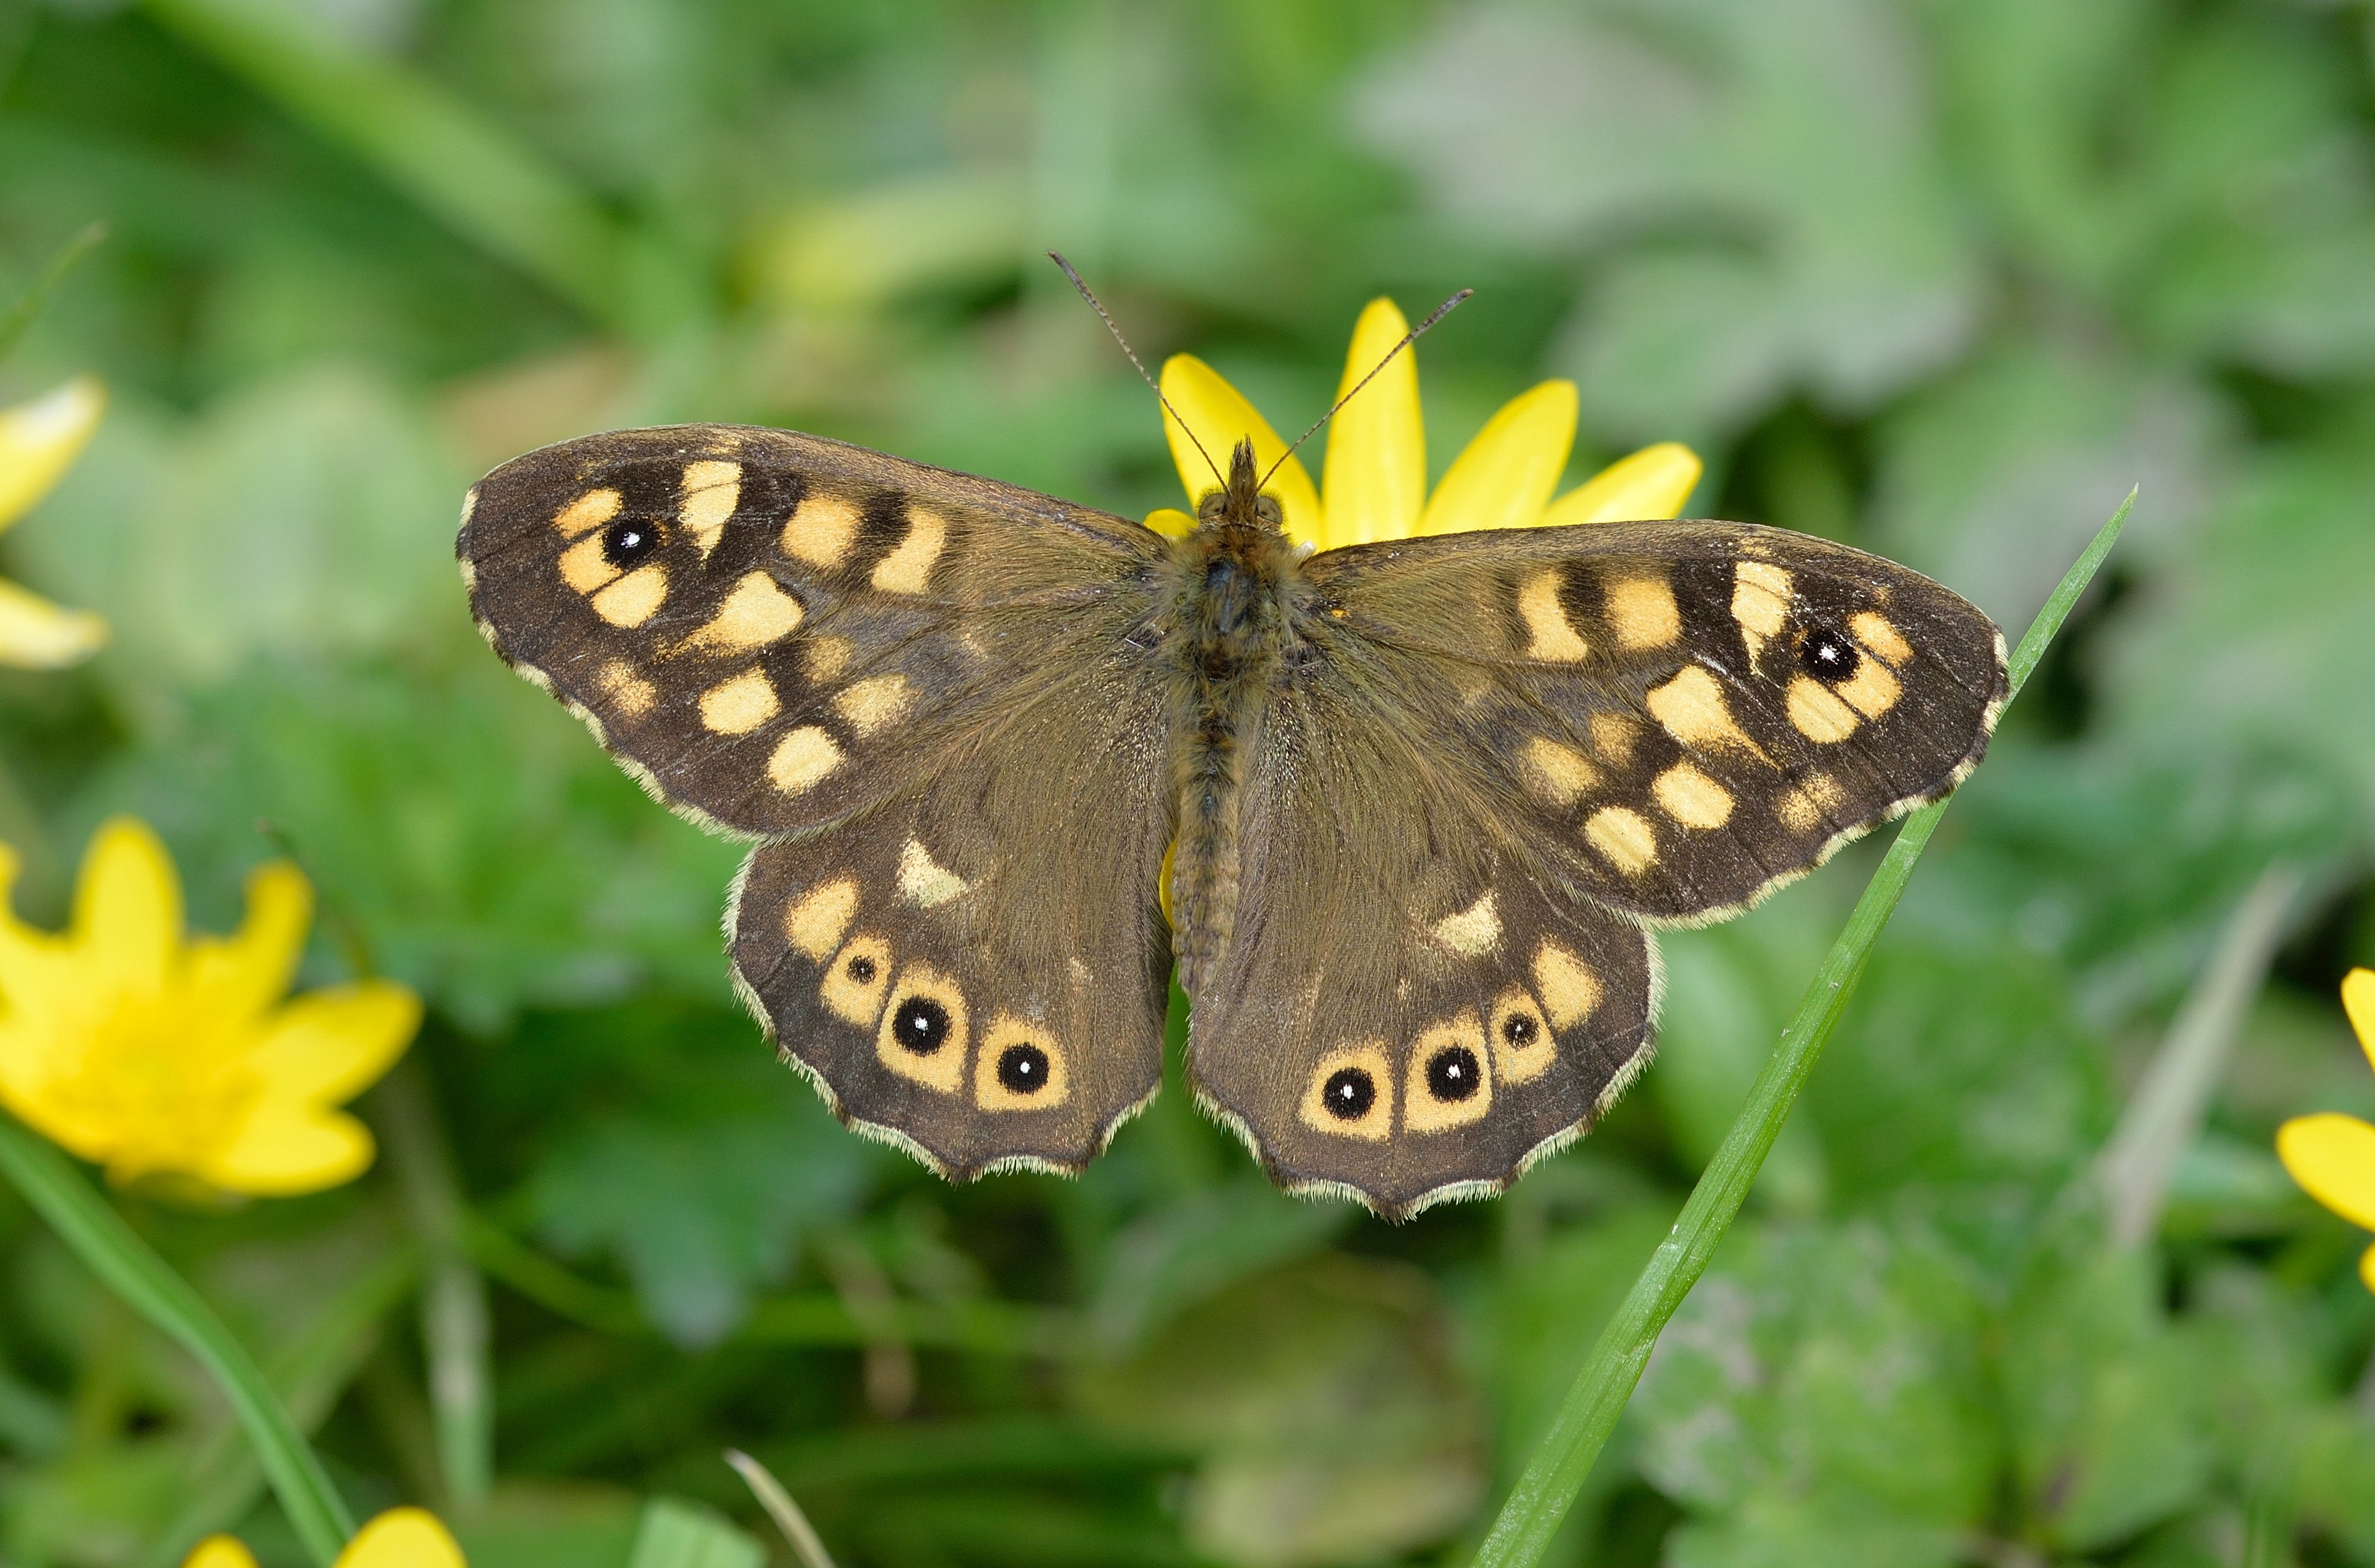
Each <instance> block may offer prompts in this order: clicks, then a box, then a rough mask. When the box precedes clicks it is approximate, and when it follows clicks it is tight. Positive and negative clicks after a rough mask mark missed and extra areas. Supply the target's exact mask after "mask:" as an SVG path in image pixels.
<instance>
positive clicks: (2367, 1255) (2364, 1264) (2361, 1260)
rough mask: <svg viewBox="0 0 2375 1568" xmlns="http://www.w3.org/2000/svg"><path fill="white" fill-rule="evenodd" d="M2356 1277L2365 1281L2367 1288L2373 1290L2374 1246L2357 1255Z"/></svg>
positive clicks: (2374, 1282)
mask: <svg viewBox="0 0 2375 1568" xmlns="http://www.w3.org/2000/svg"><path fill="white" fill-rule="evenodd" d="M2358 1278H2360V1279H2364V1280H2365V1281H2367V1288H2368V1289H2369V1290H2370V1291H2375V1247H2369V1248H2368V1249H2367V1250H2366V1251H2365V1252H2363V1253H2361V1254H2359V1255H2358Z"/></svg>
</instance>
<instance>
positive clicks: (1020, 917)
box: [457, 425, 1171, 1175]
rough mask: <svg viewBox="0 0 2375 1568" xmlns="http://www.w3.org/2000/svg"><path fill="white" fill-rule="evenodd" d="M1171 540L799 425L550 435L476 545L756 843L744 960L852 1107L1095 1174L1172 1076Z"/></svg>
mask: <svg viewBox="0 0 2375 1568" xmlns="http://www.w3.org/2000/svg"><path fill="white" fill-rule="evenodd" d="M1164 548H1165V547H1164V541H1163V539H1162V538H1161V537H1160V536H1157V535H1154V534H1152V533H1149V532H1148V531H1147V530H1145V529H1144V528H1141V527H1140V526H1139V525H1136V524H1134V523H1129V522H1127V521H1125V520H1123V519H1120V518H1115V517H1108V516H1105V515H1103V514H1101V513H1093V512H1087V511H1084V510H1082V509H1081V508H1078V507H1073V506H1069V505H1067V504H1065V503H1064V502H1061V501H1055V500H1053V499H1051V498H1049V497H1046V496H1043V495H1037V494H1034V493H1033V492H1031V491H1028V490H1022V489H1015V488H1013V487H1011V486H1006V485H999V484H996V483H993V482H991V481H988V480H984V479H977V478H974V477H970V476H967V475H960V474H951V473H949V472H947V471H945V470H941V469H936V468H929V467H927V466H924V465H921V464H915V463H904V462H901V461H899V460H897V459H894V458H890V457H885V456H882V455H881V454H877V453H871V452H866V451H863V450H861V449H858V448H855V447H847V446H843V445H841V444H839V443H838V442H828V441H821V440H818V439H816V438H814V437H809V436H800V435H795V434H791V433H789V432H786V431H778V430H751V429H743V428H738V427H728V426H708V425H695V426H684V427H679V428H673V429H661V430H629V431H621V432H618V433H615V434H611V435H602V436H591V437H587V438H585V439H584V440H582V441H574V442H564V443H563V444H561V445H559V446H554V447H548V448H546V449H544V450H543V451H541V452H536V453H531V454H528V455H527V456H526V457H522V458H519V459H517V460H515V461H514V462H511V463H507V464H505V465H504V466H502V467H501V468H498V469H496V470H495V471H494V472H493V473H492V474H490V475H489V476H488V477H486V478H485V479H484V480H482V481H481V482H480V483H479V486H478V487H477V488H476V489H473V490H472V492H471V499H470V501H469V502H468V506H467V512H466V514H465V519H464V525H463V529H462V534H461V537H460V540H459V543H458V546H457V549H458V553H459V554H460V556H461V559H462V561H463V563H464V571H465V575H466V576H467V578H468V579H469V581H470V584H471V598H472V605H473V607H474V608H475V609H476V611H477V613H478V615H479V623H480V625H481V627H482V628H483V629H484V630H485V631H486V633H487V635H488V639H489V641H490V642H491V643H493V644H494V646H495V648H496V650H497V651H498V652H499V653H501V654H502V655H503V656H504V657H505V658H506V659H507V660H509V661H510V662H511V663H512V664H513V665H514V666H516V667H518V668H519V669H520V670H522V671H523V673H525V674H526V675H528V676H529V677H530V678H533V679H535V680H537V681H538V683H539V684H542V685H544V686H546V687H547V688H549V690H551V691H552V692H553V693H554V694H555V695H556V696H558V697H560V698H561V700H562V701H565V702H566V703H568V704H569V705H570V706H571V707H572V708H573V710H574V711H576V712H577V713H580V714H581V715H583V716H584V717H585V718H586V719H587V720H588V721H589V723H591V724H592V725H593V726H594V728H595V730H596V732H597V734H598V735H599V736H600V737H601V738H602V740H603V742H604V744H605V745H607V746H608V747H609V749H611V751H612V752H613V754H614V755H616V756H617V757H618V758H619V760H620V762H621V763H622V764H623V765H624V766H626V767H627V768H629V769H630V770H631V771H632V772H634V773H635V774H636V775H637V776H638V777H640V778H642V779H643V780H644V782H645V783H646V784H647V785H649V786H650V787H651V788H652V789H653V791H654V792H655V793H656V794H657V795H659V796H661V797H662V798H664V799H665V800H667V801H668V803H669V804H670V805H672V806H675V807H677V808H679V809H682V810H685V811H687V812H688V813H690V814H691V815H693V816H695V817H697V818H699V819H703V820H705V821H708V822H710V823H713V824H715V825H720V826H723V827H725V828H727V829H729V830H733V831H739V832H742V833H746V834H749V835H751V836H753V837H758V838H762V839H764V840H766V841H767V842H765V843H762V844H761V845H760V847H759V848H757V849H756V850H754V851H753V853H752V855H751V857H750V862H749V864H748V865H747V866H746V867H745V868H744V872H743V876H742V878H741V880H740V882H739V883H738V890H737V893H736V900H735V905H734V909H733V911H732V913H731V914H730V916H729V920H730V928H731V943H732V953H733V961H734V966H735V973H736V977H737V979H738V982H739V984H740V986H741V988H742V989H743V991H744V993H745V996H746V998H747V999H748V1000H749V1001H750V1003H751V1005H752V1008H753V1010H754V1011H755V1012H757V1013H758V1015H759V1017H760V1019H761V1020H762V1022H763V1023H764V1024H766V1025H767V1027H768V1029H769V1031H770V1032H771V1034H773V1035H774V1037H775V1038H776V1040H777V1043H778V1044H779V1047H780V1048H781V1049H782V1050H783V1051H784V1053H785V1054H786V1056H787V1057H788V1058H789V1059H791V1060H792V1061H794V1062H796V1063H797V1064H798V1065H799V1066H800V1067H802V1068H803V1069H804V1070H806V1071H807V1072H808V1073H809V1075H810V1076H811V1077H813V1078H814V1079H816V1080H817V1081H818V1083H819V1084H820V1085H821V1087H822V1088H823V1089H824V1091H825V1092H826V1094H827V1096H828V1098H829V1099H830V1100H831V1101H832V1102H833V1106H834V1108H835V1110H836V1111H837V1112H838V1113H839V1114H841V1115H842V1116H843V1117H844V1118H845V1120H847V1121H850V1122H851V1123H853V1124H856V1125H857V1126H861V1127H862V1128H864V1129H866V1130H869V1131H873V1132H876V1133H879V1134H882V1135H885V1136H889V1137H891V1138H894V1139H896V1140H897V1141H900V1142H902V1143H904V1144H905V1145H906V1146H907V1147H909V1148H911V1149H916V1150H917V1151H919V1152H921V1153H922V1154H923V1155H925V1157H926V1158H928V1159H929V1160H930V1161H932V1162H933V1163H934V1164H935V1166H936V1167H938V1168H939V1169H941V1170H943V1171H946V1172H948V1173H951V1174H952V1175H965V1174H974V1173H979V1172H981V1171H984V1170H987V1169H991V1168H995V1167H997V1166H999V1165H1001V1164H1010V1163H1029V1164H1039V1165H1046V1166H1054V1167H1059V1168H1065V1169H1077V1168H1079V1167H1080V1166H1081V1165H1082V1164H1084V1163H1085V1162H1086V1161H1088V1159H1089V1158H1090V1157H1091V1156H1092V1155H1093V1154H1094V1153H1095V1152H1096V1151H1097V1149H1100V1148H1102V1147H1103V1146H1104V1142H1105V1138H1108V1137H1109V1136H1110V1135H1111V1133H1112V1131H1113V1129H1114V1127H1115V1126H1117V1124H1118V1123H1119V1121H1120V1120H1121V1119H1122V1118H1123V1117H1124V1116H1125V1115H1126V1114H1128V1112H1129V1111H1130V1110H1131V1109H1132V1108H1133V1107H1135V1106H1136V1105H1138V1104H1140V1103H1142V1102H1144V1100H1145V1099H1146V1097H1147V1096H1148V1095H1149V1094H1151V1093H1152V1091H1153V1090H1154V1088H1155V1086H1156V1085H1157V1084H1158V1083H1159V1082H1160V1081H1161V1078H1162V1072H1161V1061H1162V1032H1163V1014H1164V1000H1165V996H1166V986H1165V977H1166V975H1167V973H1168V967H1169V949H1168V947H1167V945H1166V943H1165V941H1164V929H1163V925H1162V919H1161V915H1160V914H1159V912H1158V910H1157V907H1156V903H1155V883H1156V878H1157V868H1158V867H1159V866H1160V864H1161V862H1162V857H1163V851H1164V845H1165V844H1166V843H1168V842H1169V836H1170V831H1171V830H1170V821H1171V807H1170V802H1169V800H1168V798H1167V796H1166V789H1167V784H1168V779H1169V768H1168V763H1169V759H1168V756H1167V754H1166V752H1165V749H1164V743H1163V730H1162V725H1163V713H1162V698H1163V691H1164V683H1163V678H1162V676H1161V674H1160V672H1159V670H1158V669H1157V667H1156V666H1155V665H1154V663H1153V660H1152V654H1151V653H1150V651H1149V649H1148V647H1147V646H1146V645H1145V643H1144V640H1143V638H1142V636H1141V635H1140V633H1141V632H1142V630H1143V627H1144V624H1145V622H1146V619H1147V617H1148V614H1149V609H1150V606H1151V604H1152V594H1153V587H1152V582H1153V578H1154V575H1155V572H1154V568H1155V565H1156V563H1157V562H1159V561H1160V560H1161V559H1162V556H1163V552H1164Z"/></svg>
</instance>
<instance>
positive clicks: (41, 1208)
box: [0, 1114, 355, 1568]
mask: <svg viewBox="0 0 2375 1568" xmlns="http://www.w3.org/2000/svg"><path fill="white" fill-rule="evenodd" d="M0 1171H6V1173H7V1176H8V1179H9V1181H10V1182H12V1183H14V1184H15V1185H16V1187H17V1190H18V1192H21V1193H23V1194H24V1195H25V1201H26V1202H28V1203H30V1204H31V1205H32V1206H33V1208H34V1210H35V1211H36V1212H38V1213H39V1214H40V1215H41V1218H42V1219H43V1220H47V1221H48V1222H49V1225H50V1228H51V1229H52V1230H53V1231H55V1232H57V1233H58V1238H59V1239H60V1240H61V1241H63V1242H65V1244H66V1245H67V1246H69V1247H71V1248H72V1249H73V1250H74V1254H75V1256H77V1257H79V1258H81V1259H82V1261H83V1263H84V1264H85V1265H86V1266H88V1267H89V1269H90V1271H91V1272H92V1273H94V1274H96V1275H98V1276H99V1277H100V1279H101V1280H103V1281H105V1283H106V1284H107V1285H108V1287H109V1288H110V1289H111V1290H112V1291H115V1293H116V1294H117V1295H119V1296H121V1297H123V1298H124V1301H125V1302H126V1303H129V1304H130V1305H131V1306H132V1307H133V1309H134V1310H135V1311H136V1312H138V1313H139V1314H140V1315H141V1316H143V1317H145V1318H147V1319H148V1321H149V1322H150V1323H152V1324H154V1325H155V1326H157V1327H158V1328H160V1329H161V1330H163V1331H164V1332H165V1333H166V1334H168V1335H170V1336H171V1338H173V1340H174V1341H175V1342H176V1343H178V1344H179V1345H181V1347H182V1348H183V1350H188V1351H189V1352H190V1354H191V1355H193V1356H195V1357H196V1358H197V1360H198V1362H199V1364H200V1365H202V1366H204V1367H205V1368H206V1369H207V1372H208V1373H210V1374H212V1376H213V1377H214V1380H215V1382H216V1383H217V1384H218V1385H220V1386H221V1388H222V1391H223V1393H224V1394H225V1395H226V1396H227V1397H229V1398H230V1402H231V1408H232V1409H235V1410H237V1411H238V1412H239V1419H240V1423H241V1424H242V1425H243V1426H244V1427H246V1428H247V1435H248V1437H249V1439H250V1440H251V1441H252V1442H254V1444H255V1452H256V1456H257V1457H258V1458H259V1459H260V1460H262V1461H263V1464H264V1472H265V1474H266V1476H267V1477H268V1478H270V1480H271V1481H272V1490H273V1491H275V1492H276V1493H278V1496H279V1498H280V1506H281V1509H282V1511H283V1512H284V1513H286V1514H287V1515H289V1525H290V1527H292V1528H294V1529H295V1530H296V1532H297V1539H298V1540H299V1541H301V1543H302V1544H303V1545H304V1548H305V1550H306V1551H307V1552H308V1553H309V1554H310V1555H311V1556H312V1557H313V1561H314V1562H317V1563H319V1564H321V1565H322V1568H330V1564H331V1563H332V1562H334V1561H335V1560H336V1559H337V1555H338V1550H339V1548H340V1547H342V1546H344V1545H345V1544H346V1540H347V1538H348V1537H349V1536H350V1535H352V1534H353V1533H354V1528H355V1525H354V1516H353V1515H350V1514H349V1513H348V1512H347V1505H346V1503H345V1501H344V1500H343V1499H342V1498H340V1497H339V1496H338V1493H337V1489H336V1488H335V1487H333V1486H332V1485H331V1484H330V1478H329V1475H328V1473H327V1472H326V1471H325V1470H324V1469H323V1468H322V1461H321V1460H320V1459H319V1458H317V1457H315V1456H314V1454H313V1449H312V1447H310V1446H309V1445H308V1444H306V1442H305V1439H304V1437H303V1435H302V1434H301V1433H300V1432H298V1430H297V1423H296V1422H295V1421H291V1420H290V1419H289V1411H288V1409H286V1408H285V1407H284V1406H283V1405H282V1404H281V1403H280V1398H279V1396H278V1395H276V1394H275V1393H273V1391H272V1385H271V1384H269V1383H268V1382H266V1380H265V1376H264V1373H263V1370H262V1369H261V1368H260V1367H258V1366H257V1365H256V1364H255V1360H254V1357H252V1356H250V1355H249V1354H248V1353H247V1350H246V1347H244V1346H242V1344H241V1343H240V1342H239V1341H238V1340H237V1339H235V1338H232V1337H231V1332H230V1329H229V1328H228V1327H226V1326H224V1324H223V1321H222V1319H221V1318H219V1317H217V1316H216V1315H215V1313H214V1309H213V1308H211V1307H209V1306H207V1303H206V1302H205V1301H204V1300H203V1299H202V1298H201V1297H200V1296H199V1295H198V1293H197V1291H195V1290H193V1289H192V1288H191V1287H190V1283H189V1281H188V1280H186V1279H183V1278H182V1277H181V1276H180V1275H179V1274H176V1273H174V1272H173V1269H172V1267H171V1265H170V1264H168V1263H167V1262H166V1261H165V1260H164V1259H163V1258H161V1257H160V1256H157V1253H156V1251H155V1249H154V1248H152V1247H150V1246H149V1245H148V1243H147V1242H144V1241H142V1240H141V1239H140V1238H139V1236H138V1235H137V1234H136V1233H135V1232H133V1229H132V1227H131V1226H129V1225H127V1224H125V1223H124V1217H123V1216H122V1215H120V1214H118V1213H117V1212H116V1211H115V1210H114V1209H113V1208H111V1207H110V1206H109V1205H108V1203H107V1201H106V1199H104V1198H102V1197H100V1195H99V1194H98V1193H97V1192H95V1191H93V1190H92V1188H91V1185H90V1183H89V1181H87V1180H85V1179H84V1177H83V1175H82V1173H80V1172H78V1171H77V1170H76V1169H75V1168H74V1166H73V1164H72V1162H70V1161H68V1160H67V1159H66V1157H65V1155H63V1154H61V1153H60V1152H59V1151H58V1150H57V1149H55V1148H53V1146H52V1145H51V1144H49V1143H48V1142H46V1141H44V1140H43V1139H42V1138H41V1137H39V1136H38V1135H37V1134H35V1133H33V1132H31V1131H30V1129H28V1128H27V1127H26V1126H24V1124H22V1123H21V1122H18V1121H17V1120H16V1119H15V1118H14V1117H12V1116H8V1115H6V1114H0Z"/></svg>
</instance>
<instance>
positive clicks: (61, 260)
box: [0, 223, 107, 359]
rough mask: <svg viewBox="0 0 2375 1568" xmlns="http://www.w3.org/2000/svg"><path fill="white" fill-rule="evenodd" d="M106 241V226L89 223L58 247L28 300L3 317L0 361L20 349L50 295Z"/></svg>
mask: <svg viewBox="0 0 2375 1568" xmlns="http://www.w3.org/2000/svg"><path fill="white" fill-rule="evenodd" d="M106 238H107V225H106V224H104V223H91V224H86V225H84V227H83V230H82V231H81V232H80V233H78V234H77V235H76V236H75V237H74V238H73V239H71V240H68V241H67V242H65V244H63V245H61V246H59V247H58V253H57V254H55V255H53V256H52V257H51V258H50V265H47V266H45V267H43V268H41V277H37V278H35V279H33V286H32V287H31V288H30V289H26V290H25V297H24V298H23V299H21V300H19V301H17V302H16V303H15V304H14V305H12V306H10V307H9V309H8V313H7V314H6V315H5V316H0V359H5V358H6V356H7V354H8V351H9V350H10V349H12V348H16V347H17V339H18V338H19V337H22V336H25V329H26V328H27V327H29V326H30V325H32V324H33V323H34V321H35V320H36V319H37V318H38V317H39V316H40V315H41V311H42V308H43V307H44V306H46V305H48V304H49V302H50V296H51V295H52V294H53V293H55V292H56V291H57V287H58V285H59V284H61V283H64V282H65V280H66V274H68V273H70V272H72V271H73V270H74V269H75V265H76V264H77V263H78V262H80V261H81V260H82V258H83V257H84V256H86V255H88V254H89V253H90V251H91V248H92V247H93V246H95V245H97V244H98V243H99V242H100V241H101V240H104V239H106Z"/></svg>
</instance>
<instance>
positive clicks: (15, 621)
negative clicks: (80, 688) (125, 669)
mask: <svg viewBox="0 0 2375 1568" xmlns="http://www.w3.org/2000/svg"><path fill="white" fill-rule="evenodd" d="M105 646H107V622H106V621H105V620H104V619H101V618H100V617H99V616H95V615H93V614H91V613H90V612H89V610H75V609H67V608H65V607H63V606H59V605H54V604H52V603H51V602H50V601H49V600H47V599H45V598H43V597H41V595H39V594H36V593H34V592H33V591H32V590H31V589H30V588H25V587H20V586H18V584H14V583H10V582H7V581H6V580H0V665H14V666H16V667H17V668H18V669H64V668H65V667H66V666H68V665H78V664H80V663H82V661H83V660H85V659H87V658H89V657H90V656H91V655H92V654H95V653H97V652H99V651H100V649H101V648H103V647H105Z"/></svg>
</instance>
